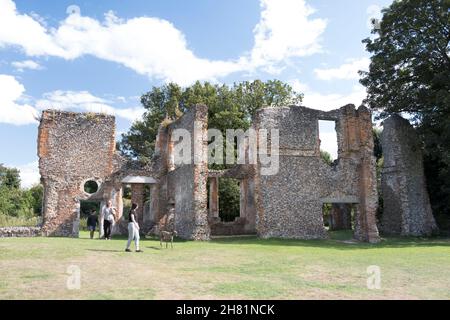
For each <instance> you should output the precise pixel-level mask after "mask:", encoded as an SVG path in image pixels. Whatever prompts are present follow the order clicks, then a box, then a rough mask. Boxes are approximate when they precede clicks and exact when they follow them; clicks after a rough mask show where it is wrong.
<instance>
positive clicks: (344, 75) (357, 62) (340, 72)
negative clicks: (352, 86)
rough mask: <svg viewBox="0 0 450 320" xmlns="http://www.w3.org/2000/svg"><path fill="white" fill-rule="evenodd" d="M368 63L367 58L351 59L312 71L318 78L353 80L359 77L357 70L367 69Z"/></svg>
mask: <svg viewBox="0 0 450 320" xmlns="http://www.w3.org/2000/svg"><path fill="white" fill-rule="evenodd" d="M369 65H370V59H369V58H361V59H351V60H349V61H348V62H347V63H345V64H343V65H341V66H339V67H337V68H330V69H314V73H315V74H316V77H317V78H319V79H320V80H355V79H359V78H360V77H359V74H358V71H360V70H362V71H367V70H368V69H369Z"/></svg>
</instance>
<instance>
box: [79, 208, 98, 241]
mask: <svg viewBox="0 0 450 320" xmlns="http://www.w3.org/2000/svg"><path fill="white" fill-rule="evenodd" d="M100 206H101V203H100V201H93V200H86V201H80V216H79V220H80V224H79V237H80V238H89V236H90V235H89V231H90V230H89V228H88V217H89V216H90V215H91V214H94V215H95V216H96V217H97V225H96V228H95V232H96V234H97V235H98V237H99V233H98V232H99V231H100V229H99V228H100V223H99V222H100V221H99V219H100V218H99V217H100ZM91 219H92V218H91Z"/></svg>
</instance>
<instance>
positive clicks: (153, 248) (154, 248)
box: [146, 246, 162, 251]
mask: <svg viewBox="0 0 450 320" xmlns="http://www.w3.org/2000/svg"><path fill="white" fill-rule="evenodd" d="M146 248H147V249H152V250H158V251H159V250H161V249H162V248H158V247H154V246H152V247H146Z"/></svg>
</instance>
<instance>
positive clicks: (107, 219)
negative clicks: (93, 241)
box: [102, 200, 116, 240]
mask: <svg viewBox="0 0 450 320" xmlns="http://www.w3.org/2000/svg"><path fill="white" fill-rule="evenodd" d="M102 215H103V232H104V235H105V240H110V239H111V229H112V225H113V223H114V221H115V220H116V208H114V207H113V206H112V201H111V200H108V202H107V203H106V206H104V207H103V210H102Z"/></svg>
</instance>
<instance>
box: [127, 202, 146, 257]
mask: <svg viewBox="0 0 450 320" xmlns="http://www.w3.org/2000/svg"><path fill="white" fill-rule="evenodd" d="M137 208H138V205H137V204H136V203H133V204H132V205H131V210H130V214H129V216H128V242H127V248H126V249H125V251H126V252H131V250H130V245H131V241H133V240H134V246H135V247H136V252H142V251H141V250H140V249H139V238H140V237H139V224H138V223H137V215H136V210H137Z"/></svg>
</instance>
